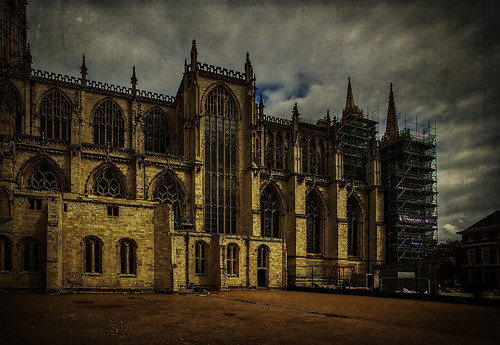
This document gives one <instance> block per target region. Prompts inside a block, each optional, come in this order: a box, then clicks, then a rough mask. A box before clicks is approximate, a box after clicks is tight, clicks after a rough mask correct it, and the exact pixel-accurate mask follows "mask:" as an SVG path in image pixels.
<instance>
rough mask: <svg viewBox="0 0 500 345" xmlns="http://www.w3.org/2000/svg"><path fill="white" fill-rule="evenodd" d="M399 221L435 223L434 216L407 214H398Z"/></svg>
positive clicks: (406, 222) (419, 223) (422, 223)
mask: <svg viewBox="0 0 500 345" xmlns="http://www.w3.org/2000/svg"><path fill="white" fill-rule="evenodd" d="M398 218H399V221H400V222H401V223H405V224H418V225H437V221H436V217H419V216H409V215H407V214H398Z"/></svg>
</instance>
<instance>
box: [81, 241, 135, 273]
mask: <svg viewBox="0 0 500 345" xmlns="http://www.w3.org/2000/svg"><path fill="white" fill-rule="evenodd" d="M103 245H104V244H103V242H102V240H101V239H100V238H99V237H96V236H89V237H86V238H84V239H83V251H84V254H83V261H84V263H83V267H84V272H85V273H93V274H102V257H103ZM117 248H118V255H119V259H120V274H126V275H136V274H137V243H136V242H135V241H134V240H132V239H130V238H125V239H121V240H120V241H118V244H117Z"/></svg>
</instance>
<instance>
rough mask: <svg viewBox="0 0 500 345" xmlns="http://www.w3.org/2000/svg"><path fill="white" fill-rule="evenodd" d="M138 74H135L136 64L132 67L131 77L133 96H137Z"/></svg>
mask: <svg viewBox="0 0 500 345" xmlns="http://www.w3.org/2000/svg"><path fill="white" fill-rule="evenodd" d="M137 80H138V79H137V76H136V75H135V66H133V67H132V77H131V78H130V84H132V96H135V94H136V92H137Z"/></svg>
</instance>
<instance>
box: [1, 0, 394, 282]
mask: <svg viewBox="0 0 500 345" xmlns="http://www.w3.org/2000/svg"><path fill="white" fill-rule="evenodd" d="M0 11H1V26H2V32H1V54H0V162H1V163H0V164H1V165H0V288H4V289H7V288H9V289H33V290H44V291H141V292H146V291H151V292H152V291H174V292H175V291H184V290H189V289H215V290H227V289H252V288H284V287H286V286H302V285H309V286H311V284H312V285H314V286H327V287H336V286H341V285H342V284H346V283H349V284H351V285H356V286H372V285H373V283H374V278H373V275H374V273H375V272H374V267H376V266H378V265H381V264H383V263H384V262H385V238H386V229H385V214H384V189H383V187H382V172H381V169H382V167H381V166H382V163H381V154H380V141H379V140H377V137H376V134H377V133H376V132H377V121H375V120H373V119H370V118H369V117H368V116H367V115H365V114H363V111H362V110H361V109H360V108H358V106H357V105H356V103H355V101H354V97H353V90H352V86H351V81H350V80H349V81H348V82H347V92H346V94H347V95H346V104H345V108H344V109H343V111H342V116H341V117H340V118H335V117H334V118H333V119H332V118H331V117H330V115H329V113H326V114H325V116H324V117H323V118H322V119H319V120H317V121H310V120H307V119H305V118H303V117H302V116H301V114H300V104H299V105H297V104H296V105H295V106H294V107H293V109H290V112H291V116H290V118H289V119H284V118H276V117H272V116H270V115H268V114H266V113H265V106H264V103H263V100H262V97H260V98H259V97H257V94H256V90H257V88H256V76H255V74H254V72H253V67H252V63H251V61H250V58H249V55H248V54H247V56H246V61H245V62H244V68H243V71H233V70H228V69H226V68H221V67H216V66H212V65H209V64H206V63H203V62H200V61H199V60H198V51H197V47H196V42H195V41H193V43H192V48H191V52H190V58H189V59H188V60H186V62H185V65H184V71H182V74H180V77H179V79H180V83H179V87H178V91H177V94H176V95H175V96H167V95H162V94H157V93H152V92H147V91H143V90H140V89H138V78H137V76H136V71H135V68H134V69H132V71H131V79H130V80H131V81H130V83H131V85H130V87H122V86H114V85H110V84H107V83H104V82H98V81H94V80H89V79H87V71H88V69H87V68H91V66H87V65H86V62H85V57H83V59H82V63H81V67H80V74H79V76H78V77H73V76H65V75H60V74H56V73H50V72H45V71H40V70H33V69H32V56H31V52H30V47H29V44H28V43H27V22H26V2H25V1H24V0H9V1H2V2H1V7H0ZM242 60H243V58H242ZM390 93H391V95H390V97H389V102H390V103H391V102H392V103H394V97H393V94H392V88H391V91H390ZM391 109H392V110H391ZM389 111H390V112H391V111H392V112H394V114H392V115H393V117H394V119H395V108H394V104H392V105H391V104H389ZM394 121H397V120H394Z"/></svg>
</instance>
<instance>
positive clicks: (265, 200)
mask: <svg viewBox="0 0 500 345" xmlns="http://www.w3.org/2000/svg"><path fill="white" fill-rule="evenodd" d="M260 215H261V221H260V235H261V236H264V237H276V238H278V237H279V217H280V211H279V205H278V198H276V196H275V194H274V193H273V192H272V191H271V189H270V188H266V189H265V190H264V192H263V193H262V195H261V197H260Z"/></svg>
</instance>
